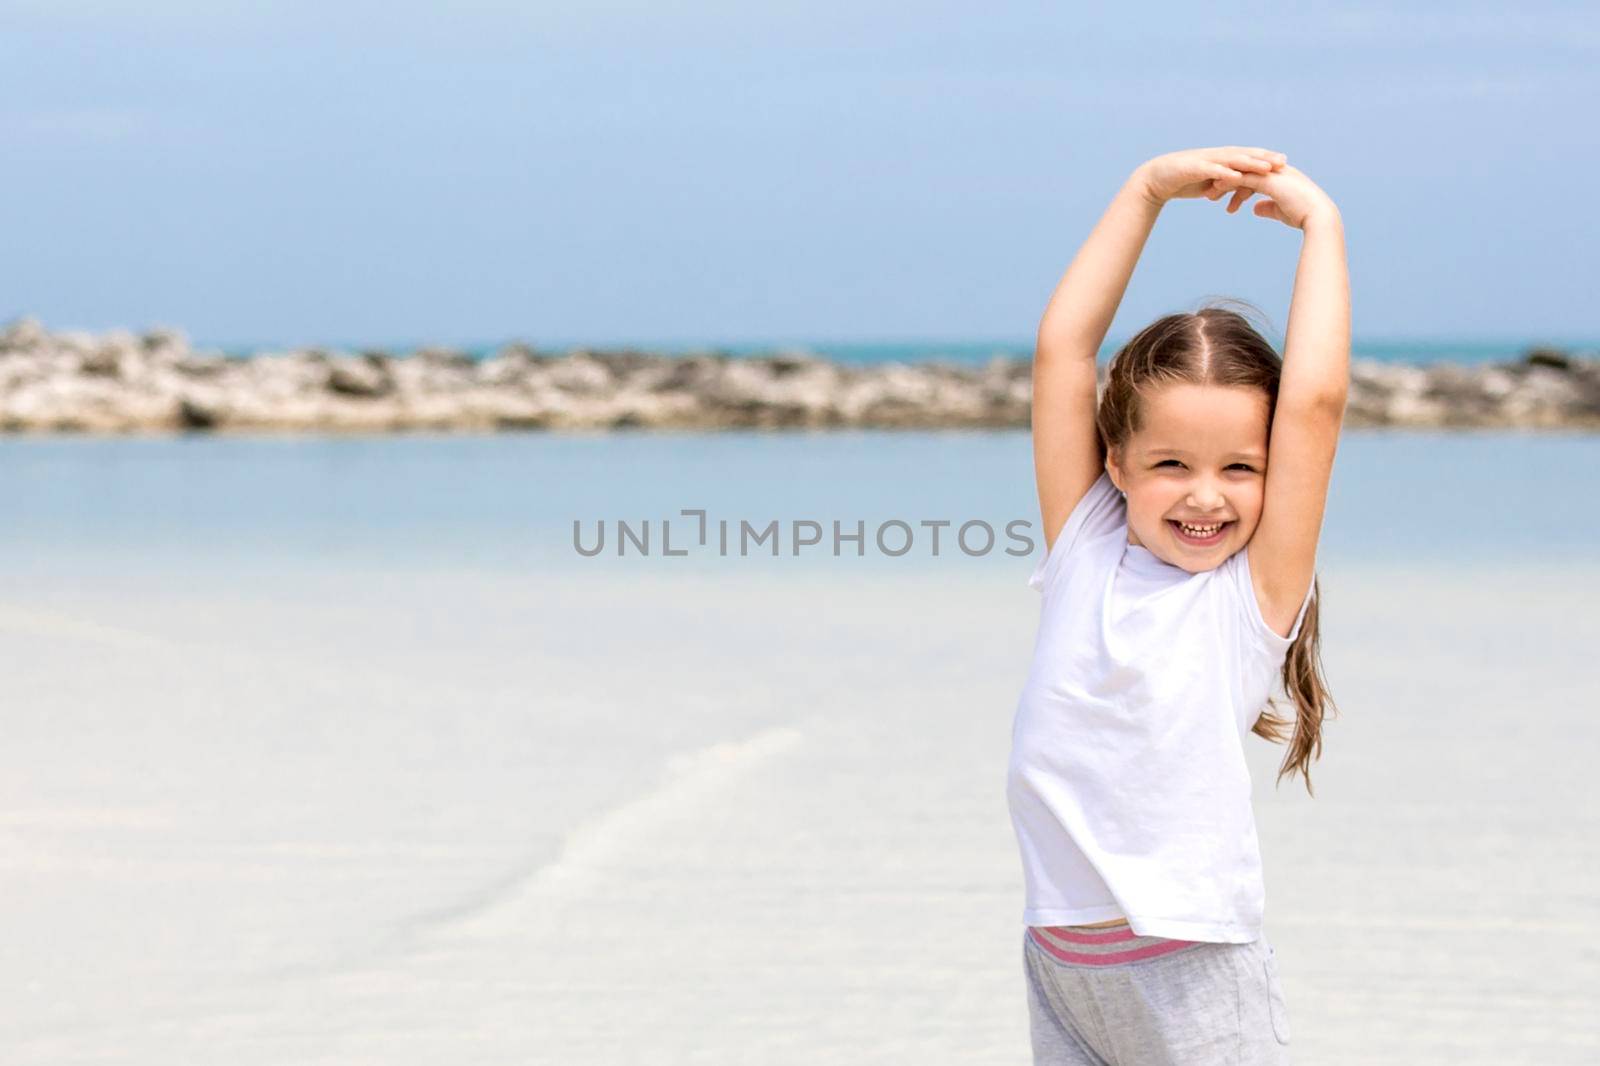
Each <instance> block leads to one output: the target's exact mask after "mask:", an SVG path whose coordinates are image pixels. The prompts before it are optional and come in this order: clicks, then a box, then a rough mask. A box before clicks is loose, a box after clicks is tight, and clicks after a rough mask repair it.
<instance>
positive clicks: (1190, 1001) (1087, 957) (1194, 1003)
mask: <svg viewBox="0 0 1600 1066" xmlns="http://www.w3.org/2000/svg"><path fill="white" fill-rule="evenodd" d="M1054 933H1055V935H1052V933H1051V932H1049V931H1044V930H1027V931H1025V933H1024V936H1023V944H1024V947H1023V963H1024V966H1025V968H1026V971H1027V984H1028V1016H1029V1027H1030V1035H1031V1037H1032V1041H1033V1061H1034V1063H1035V1066H1284V1064H1287V1063H1288V1062H1289V1013H1288V1007H1287V1005H1286V1004H1285V1002H1284V998H1283V988H1282V986H1281V985H1280V984H1279V983H1278V968H1277V956H1276V954H1275V953H1274V952H1273V950H1272V945H1271V944H1269V943H1268V942H1267V939H1266V937H1265V936H1262V937H1261V938H1260V939H1257V940H1254V941H1252V942H1250V943H1248V944H1220V943H1203V942H1187V941H1174V940H1166V939H1163V938H1161V937H1154V936H1136V935H1134V934H1133V932H1132V930H1130V929H1129V928H1128V927H1127V926H1126V925H1123V926H1118V927H1114V928H1113V929H1110V930H1107V929H1084V928H1083V927H1081V926H1080V927H1068V928H1067V929H1065V930H1056V931H1054ZM1174 949H1175V950H1174Z"/></svg>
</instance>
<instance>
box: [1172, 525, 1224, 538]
mask: <svg viewBox="0 0 1600 1066" xmlns="http://www.w3.org/2000/svg"><path fill="white" fill-rule="evenodd" d="M1178 525H1180V526H1182V527H1183V531H1184V532H1185V533H1188V534H1189V535H1190V536H1193V537H1209V536H1211V534H1213V533H1215V532H1216V531H1217V530H1219V529H1221V528H1222V526H1220V525H1216V526H1191V525H1188V524H1186V523H1184V522H1179V523H1178Z"/></svg>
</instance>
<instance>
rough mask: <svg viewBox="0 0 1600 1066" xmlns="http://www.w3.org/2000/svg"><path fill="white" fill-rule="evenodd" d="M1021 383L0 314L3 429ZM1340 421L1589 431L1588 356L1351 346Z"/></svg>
mask: <svg viewBox="0 0 1600 1066" xmlns="http://www.w3.org/2000/svg"><path fill="white" fill-rule="evenodd" d="M1104 375H1105V367H1104V366H1102V367H1101V380H1102V383H1103V382H1104ZM1031 393H1032V384H1031V367H1030V364H1029V362H1028V360H1026V359H1020V358H1008V357H1004V356H996V357H994V358H993V359H991V360H990V361H989V362H987V363H986V364H984V365H982V366H966V365H958V364H954V363H950V362H946V361H940V360H934V361H930V362H925V363H916V364H904V363H889V364H884V365H878V366H863V367H852V366H842V365H839V364H837V363H833V362H830V361H828V360H826V359H822V358H819V357H816V356H813V355H809V354H806V353H798V352H779V353H775V354H771V355H765V356H733V355H729V354H726V353H719V352H708V353H701V354H694V355H659V354H652V353H648V352H640V351H633V350H624V351H598V350H585V349H578V350H572V351H567V352H563V353H559V354H558V353H553V352H541V351H538V350H535V349H534V348H531V347H527V346H525V345H509V346H507V347H505V348H502V349H500V350H499V351H496V352H494V353H492V354H490V355H488V356H486V357H484V358H473V357H472V356H469V355H467V354H466V353H463V352H460V351H453V350H449V349H440V348H432V349H423V350H420V351H417V352H413V353H411V354H408V355H403V356H399V355H391V354H388V353H385V352H377V351H369V352H361V353H353V354H351V353H336V352H328V351H322V350H314V349H313V350H299V351H288V352H281V353H262V354H256V355H251V356H246V357H234V356H227V355H223V354H220V353H216V352H203V351H194V350H191V348H190V346H189V343H188V341H187V340H186V338H185V337H184V336H183V334H181V333H179V332H176V331H172V330H155V331H151V332H147V333H143V334H134V333H130V332H126V331H112V332H108V333H103V334H89V333H81V332H57V333H51V332H49V331H47V330H45V329H44V328H43V327H42V326H41V325H40V324H39V323H38V322H37V321H35V320H33V319H20V320H17V321H15V322H12V323H10V324H9V325H8V326H6V327H5V328H4V330H0V429H3V430H6V431H11V432H23V431H57V432H88V433H132V432H151V431H154V432H170V431H183V430H189V431H306V432H343V431H363V432H388V431H410V430H436V431H440V430H442V431H455V430H465V431H484V430H510V429H546V430H563V429H572V430H587V429H613V428H644V429H730V428H741V427H756V428H783V427H810V428H827V427H863V428H864V427H880V428H946V427H954V428H1025V427H1027V425H1028V421H1029V405H1030V400H1031ZM1346 423H1347V424H1348V425H1351V426H1400V427H1461V428H1469V427H1517V428H1529V429H1535V428H1536V429H1569V428H1570V429H1583V430H1590V431H1593V430H1597V429H1600V356H1596V355H1594V354H1569V353H1565V352H1559V351H1554V350H1550V349H1536V350H1533V351H1530V352H1529V353H1527V355H1526V356H1525V357H1524V358H1522V359H1520V360H1517V361H1514V362H1509V363H1499V364H1491V365H1480V366H1470V367H1468V366H1462V365H1457V364H1450V363H1440V364H1435V365H1431V366H1425V367H1418V366H1402V365H1395V364H1386V363H1376V362H1372V361H1369V360H1361V359H1357V360H1355V361H1354V362H1353V364H1352V368H1351V388H1350V403H1349V406H1348V408H1347V410H1346Z"/></svg>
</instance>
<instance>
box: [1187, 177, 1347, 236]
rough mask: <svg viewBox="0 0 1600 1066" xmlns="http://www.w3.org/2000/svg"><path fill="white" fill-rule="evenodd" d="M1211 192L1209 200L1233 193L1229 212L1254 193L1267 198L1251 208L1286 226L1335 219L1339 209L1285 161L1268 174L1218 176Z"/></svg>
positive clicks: (1303, 225) (1258, 213)
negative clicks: (1278, 168) (1321, 219)
mask: <svg viewBox="0 0 1600 1066" xmlns="http://www.w3.org/2000/svg"><path fill="white" fill-rule="evenodd" d="M1213 185H1214V187H1213V188H1212V190H1211V191H1210V192H1207V193H1206V194H1205V196H1206V198H1207V199H1208V200H1216V199H1218V198H1219V197H1221V196H1223V195H1225V194H1227V193H1228V192H1232V193H1233V199H1232V200H1230V201H1229V202H1228V214H1230V215H1231V214H1233V213H1234V212H1235V211H1237V210H1239V207H1240V205H1241V204H1243V203H1244V202H1245V201H1246V200H1248V199H1250V197H1252V196H1254V195H1255V194H1256V193H1260V194H1261V195H1262V196H1265V197H1268V199H1264V200H1257V201H1256V204H1255V207H1253V208H1251V210H1252V211H1254V212H1255V214H1256V215H1257V216H1258V217H1260V218H1273V219H1277V220H1278V221H1279V222H1282V223H1283V224H1284V225H1286V226H1293V227H1294V228H1295V229H1298V230H1303V229H1305V228H1306V223H1307V222H1309V221H1313V220H1316V219H1319V218H1338V217H1339V208H1338V207H1337V206H1335V204H1334V202H1333V199H1332V197H1330V196H1329V195H1328V194H1327V193H1325V192H1323V191H1322V190H1321V189H1320V188H1318V187H1317V184H1316V183H1315V182H1313V181H1312V180H1311V179H1310V178H1308V177H1306V176H1305V174H1304V173H1303V172H1302V171H1300V170H1299V169H1298V168H1297V167H1291V166H1289V165H1288V164H1287V163H1285V164H1284V166H1283V169H1282V170H1279V171H1274V172H1272V173H1270V174H1240V175H1238V176H1237V177H1233V178H1218V179H1217V180H1216V181H1215V182H1214V183H1213Z"/></svg>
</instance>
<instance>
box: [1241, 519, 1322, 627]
mask: <svg viewBox="0 0 1600 1066" xmlns="http://www.w3.org/2000/svg"><path fill="white" fill-rule="evenodd" d="M1227 569H1228V572H1229V575H1230V577H1231V579H1232V580H1231V581H1230V582H1229V587H1230V588H1231V589H1232V590H1233V592H1234V596H1235V598H1236V599H1237V601H1238V610H1239V613H1240V615H1241V617H1242V620H1243V625H1244V627H1245V631H1246V632H1248V633H1252V634H1254V636H1255V638H1256V640H1257V641H1259V642H1260V643H1261V644H1262V645H1263V646H1265V647H1266V648H1267V649H1268V650H1270V651H1274V652H1284V651H1287V650H1288V649H1289V646H1290V645H1292V644H1293V643H1294V642H1295V640H1296V639H1297V638H1299V636H1300V627H1301V625H1302V624H1303V623H1304V622H1305V620H1306V611H1307V609H1308V608H1310V606H1311V599H1312V593H1313V592H1315V591H1316V587H1317V585H1316V581H1315V579H1313V580H1312V582H1311V584H1310V585H1309V586H1308V587H1307V588H1306V594H1305V597H1304V598H1303V599H1302V600H1301V601H1300V610H1299V612H1298V613H1297V614H1296V615H1295V618H1294V625H1293V626H1292V627H1291V628H1290V629H1289V635H1288V636H1287V637H1285V636H1283V635H1282V634H1280V633H1279V632H1278V631H1277V630H1275V629H1273V628H1272V626H1270V625H1268V624H1267V620H1266V618H1264V617H1263V616H1262V614H1261V603H1260V601H1259V600H1257V599H1256V589H1255V582H1254V581H1253V580H1252V579H1251V577H1250V545H1248V544H1246V545H1245V546H1244V547H1243V548H1241V549H1239V551H1237V552H1235V553H1234V554H1233V557H1232V558H1230V559H1229V560H1228V563H1227Z"/></svg>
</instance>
